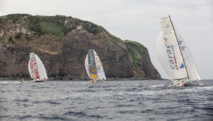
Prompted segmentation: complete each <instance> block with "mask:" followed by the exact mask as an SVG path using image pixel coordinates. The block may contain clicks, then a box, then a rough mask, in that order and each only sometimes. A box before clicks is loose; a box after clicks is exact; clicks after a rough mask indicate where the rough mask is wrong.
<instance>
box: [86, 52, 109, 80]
mask: <svg viewBox="0 0 213 121" xmlns="http://www.w3.org/2000/svg"><path fill="white" fill-rule="evenodd" d="M93 51H94V57H95V63H96V70H97V74H98V79H99V80H106V76H105V73H104V69H103V65H102V63H101V60H100V58H99V57H98V54H97V53H96V52H95V50H93ZM85 69H86V72H87V75H88V76H90V75H89V64H88V54H87V55H86V58H85Z"/></svg>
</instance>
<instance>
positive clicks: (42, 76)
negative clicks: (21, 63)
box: [35, 54, 48, 79]
mask: <svg viewBox="0 0 213 121" xmlns="http://www.w3.org/2000/svg"><path fill="white" fill-rule="evenodd" d="M35 58H36V62H37V66H38V73H39V77H40V79H48V77H47V72H46V69H45V67H44V64H43V63H42V61H41V60H40V58H39V57H38V56H37V55H36V54H35Z"/></svg>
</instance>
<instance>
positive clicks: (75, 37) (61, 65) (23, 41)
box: [0, 14, 160, 80]
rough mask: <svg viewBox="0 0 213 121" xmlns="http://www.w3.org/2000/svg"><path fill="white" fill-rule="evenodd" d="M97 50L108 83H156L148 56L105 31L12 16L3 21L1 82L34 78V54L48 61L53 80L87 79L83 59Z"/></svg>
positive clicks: (59, 19)
mask: <svg viewBox="0 0 213 121" xmlns="http://www.w3.org/2000/svg"><path fill="white" fill-rule="evenodd" d="M90 48H93V49H95V50H96V52H97V54H98V55H99V57H100V59H101V61H102V64H103V66H104V70H105V73H106V76H107V78H131V79H132V78H133V79H136V78H140V79H157V78H160V74H159V73H158V71H157V70H156V69H155V67H154V66H153V65H152V63H151V61H150V58H149V54H148V50H147V49H146V48H145V47H144V46H143V45H141V44H140V43H137V42H134V41H123V40H121V39H119V38H118V37H115V36H113V35H111V34H110V33H109V32H108V31H106V30H105V29H104V28H103V27H101V26H98V25H96V24H94V23H91V22H88V21H82V20H80V19H77V18H72V17H66V16H60V15H57V16H31V15H28V14H12V15H7V16H2V17H0V69H1V70H0V77H2V78H8V79H13V78H16V79H17V78H19V77H23V78H29V73H28V70H27V64H28V60H29V53H30V52H32V51H33V52H35V53H36V54H37V55H38V56H39V57H40V58H41V60H42V61H43V63H44V65H45V67H46V69H47V73H48V76H49V77H50V78H51V79H61V80H78V79H81V80H82V79H88V77H87V74H86V71H85V68H84V59H85V57H86V54H87V50H88V49H90Z"/></svg>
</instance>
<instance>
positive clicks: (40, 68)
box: [28, 52, 48, 82]
mask: <svg viewBox="0 0 213 121" xmlns="http://www.w3.org/2000/svg"><path fill="white" fill-rule="evenodd" d="M28 70H29V73H30V76H31V78H32V79H34V80H33V81H35V82H45V81H46V80H47V79H48V77H47V72H46V69H45V67H44V64H43V63H42V61H41V60H40V58H39V57H38V56H37V55H36V54H35V53H34V52H31V53H30V60H29V63H28Z"/></svg>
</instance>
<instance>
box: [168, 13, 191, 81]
mask: <svg viewBox="0 0 213 121" xmlns="http://www.w3.org/2000/svg"><path fill="white" fill-rule="evenodd" d="M169 19H170V21H171V24H172V28H173V30H174V34H175V38H176V41H177V43H178V48H179V50H180V53H181V56H182V58H183V53H182V51H181V48H180V45H179V42H178V38H177V35H176V31H175V28H174V25H173V22H172V19H171V17H170V15H169ZM183 63H184V65H185V68H186V74H187V77H188V78H189V74H188V70H187V67H186V63H185V59H184V58H183Z"/></svg>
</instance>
